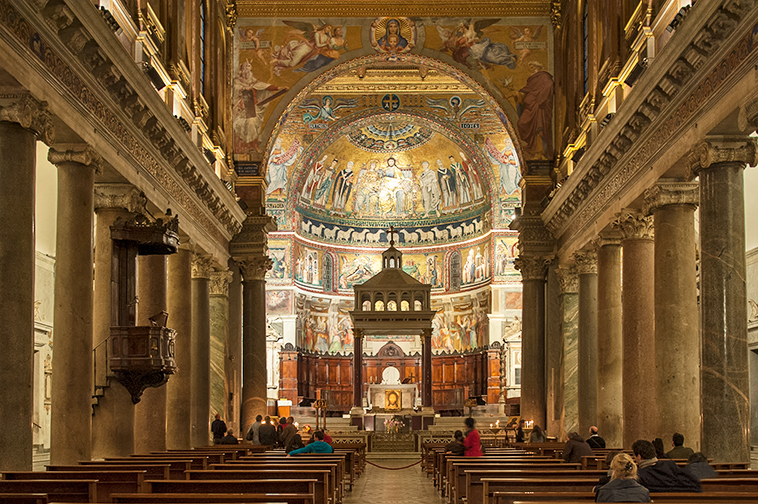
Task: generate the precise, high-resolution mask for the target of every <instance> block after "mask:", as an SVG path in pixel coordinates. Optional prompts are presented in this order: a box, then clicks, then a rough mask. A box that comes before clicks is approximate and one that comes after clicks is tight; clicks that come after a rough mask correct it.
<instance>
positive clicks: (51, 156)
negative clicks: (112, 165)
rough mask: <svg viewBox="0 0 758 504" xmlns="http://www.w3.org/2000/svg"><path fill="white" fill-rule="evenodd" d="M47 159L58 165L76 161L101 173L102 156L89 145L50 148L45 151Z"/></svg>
mask: <svg viewBox="0 0 758 504" xmlns="http://www.w3.org/2000/svg"><path fill="white" fill-rule="evenodd" d="M47 160H48V161H50V162H51V163H52V164H54V165H56V166H58V165H60V164H64V163H77V164H80V165H82V166H86V167H89V168H92V169H94V170H95V173H97V174H101V173H103V158H102V157H100V154H98V153H97V152H95V149H93V148H92V147H90V146H89V145H87V146H85V147H84V148H79V149H77V148H72V149H66V150H58V149H56V148H52V147H51V148H50V150H49V151H48V152H47Z"/></svg>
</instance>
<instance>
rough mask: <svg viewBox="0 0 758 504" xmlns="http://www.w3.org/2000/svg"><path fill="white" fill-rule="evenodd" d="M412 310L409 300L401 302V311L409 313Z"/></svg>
mask: <svg viewBox="0 0 758 504" xmlns="http://www.w3.org/2000/svg"><path fill="white" fill-rule="evenodd" d="M410 308H411V305H410V303H409V302H408V301H407V300H405V299H403V300H402V301H400V311H409V310H410Z"/></svg>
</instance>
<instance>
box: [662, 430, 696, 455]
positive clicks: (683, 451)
mask: <svg viewBox="0 0 758 504" xmlns="http://www.w3.org/2000/svg"><path fill="white" fill-rule="evenodd" d="M671 441H672V442H671V444H672V445H674V449H672V450H671V451H670V452H667V453H666V456H667V457H668V458H670V459H684V460H687V459H688V458H690V455H692V454H693V453H695V452H694V451H692V448H687V447H686V446H683V445H684V436H683V435H681V434H679V433H678V432H677V433H675V434H674V435H673V436H672V439H671Z"/></svg>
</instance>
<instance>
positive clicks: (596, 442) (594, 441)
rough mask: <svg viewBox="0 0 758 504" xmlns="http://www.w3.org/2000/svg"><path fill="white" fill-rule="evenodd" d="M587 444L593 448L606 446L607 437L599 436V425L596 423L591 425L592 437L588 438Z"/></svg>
mask: <svg viewBox="0 0 758 504" xmlns="http://www.w3.org/2000/svg"><path fill="white" fill-rule="evenodd" d="M587 444H588V445H590V448H592V449H593V450H594V449H596V448H605V439H603V438H601V437H600V436H598V434H597V427H596V426H594V425H593V426H592V427H590V437H589V438H588V439H587Z"/></svg>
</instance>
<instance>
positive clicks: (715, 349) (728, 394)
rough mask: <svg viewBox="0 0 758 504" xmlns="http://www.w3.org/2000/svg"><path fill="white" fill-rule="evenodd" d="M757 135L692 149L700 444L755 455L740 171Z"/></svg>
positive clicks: (720, 453) (732, 456)
mask: <svg viewBox="0 0 758 504" xmlns="http://www.w3.org/2000/svg"><path fill="white" fill-rule="evenodd" d="M756 150H757V149H756V143H755V139H754V138H744V137H743V138H709V139H707V140H706V141H704V142H702V143H700V144H698V145H697V146H696V147H695V149H694V151H693V152H692V154H691V155H690V163H691V164H690V166H691V169H692V171H693V172H695V173H697V175H698V177H699V180H700V247H701V256H700V257H701V259H700V295H701V298H700V310H701V311H700V313H701V328H702V329H701V330H702V351H701V356H702V363H701V368H700V380H701V382H700V389H701V394H702V395H701V403H702V409H701V416H702V429H703V432H702V443H703V444H702V451H703V452H704V453H706V454H707V455H708V457H712V458H713V459H714V461H716V462H726V461H734V462H748V461H749V460H750V402H749V375H748V349H747V318H748V316H747V291H746V285H745V276H746V272H745V271H746V268H745V206H744V181H743V173H742V171H743V170H744V169H745V166H746V165H750V166H755V165H756V164H758V152H756Z"/></svg>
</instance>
